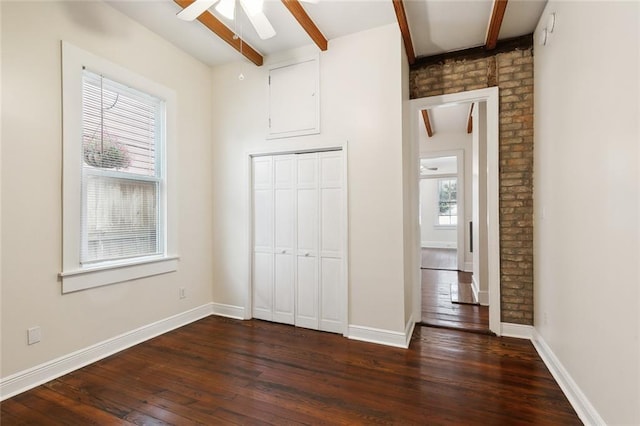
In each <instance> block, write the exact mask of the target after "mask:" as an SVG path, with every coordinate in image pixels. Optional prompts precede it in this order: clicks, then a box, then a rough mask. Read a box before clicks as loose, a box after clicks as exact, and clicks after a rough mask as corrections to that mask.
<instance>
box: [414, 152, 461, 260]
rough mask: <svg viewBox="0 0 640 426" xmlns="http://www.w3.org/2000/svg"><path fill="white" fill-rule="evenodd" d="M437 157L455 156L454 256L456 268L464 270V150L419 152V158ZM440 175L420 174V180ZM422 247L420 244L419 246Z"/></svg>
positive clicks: (435, 177)
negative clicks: (455, 208) (456, 212)
mask: <svg viewBox="0 0 640 426" xmlns="http://www.w3.org/2000/svg"><path fill="white" fill-rule="evenodd" d="M439 157H456V168H457V171H456V174H455V177H456V178H457V180H458V186H457V193H458V200H457V204H458V215H457V216H458V224H457V225H456V233H457V234H456V245H457V247H458V248H457V251H456V258H457V267H458V270H460V271H464V270H465V266H464V265H465V255H466V251H465V238H464V237H465V234H466V230H465V224H466V221H465V207H466V206H465V203H464V198H465V190H466V188H465V185H464V177H465V175H464V162H465V158H464V150H462V149H455V150H451V151H429V152H423V153H421V154H420V159H421V160H422V159H424V158H439ZM441 176H442V175H440V176H439V175H437V174H436V175H434V176H420V180H422V179H437V178H438V177H441ZM418 186H419V185H418ZM418 191H420V188H418ZM418 196H420V193H419V192H418ZM419 235H420V236H422V229H420V234H419ZM421 248H422V246H421Z"/></svg>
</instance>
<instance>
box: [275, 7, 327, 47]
mask: <svg viewBox="0 0 640 426" xmlns="http://www.w3.org/2000/svg"><path fill="white" fill-rule="evenodd" d="M282 4H284V6H285V7H286V8H287V9H289V12H291V14H292V15H293V17H294V18H296V21H298V23H299V24H300V26H301V27H302V29H303V30H305V31H306V32H307V34H309V37H311V39H312V40H313V41H314V43H315V44H316V45H317V46H318V47H319V48H320V50H322V51H323V52H324V51H325V50H327V47H328V46H327V45H328V42H327V39H326V38H325V36H324V35H322V32H321V31H320V29H319V28H318V26H317V25H316V24H315V23H314V22H313V20H312V19H311V18H310V17H309V14H308V13H307V11H306V10H304V7H302V5H301V4H300V2H299V1H298V0H282Z"/></svg>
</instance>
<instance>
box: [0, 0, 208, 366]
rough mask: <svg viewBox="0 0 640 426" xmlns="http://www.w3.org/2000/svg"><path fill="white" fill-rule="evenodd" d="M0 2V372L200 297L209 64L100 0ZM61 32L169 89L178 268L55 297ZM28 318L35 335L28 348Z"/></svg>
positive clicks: (204, 295)
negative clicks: (173, 114) (173, 102)
mask: <svg viewBox="0 0 640 426" xmlns="http://www.w3.org/2000/svg"><path fill="white" fill-rule="evenodd" d="M0 10H1V11H2V29H1V31H2V141H3V144H2V156H1V160H2V164H1V166H2V213H1V214H2V230H3V233H2V241H1V242H2V297H1V298H2V315H1V318H2V330H1V333H2V364H1V369H2V372H1V376H2V377H3V378H4V377H6V376H8V375H10V374H13V373H16V372H19V371H22V370H24V369H27V368H30V367H33V366H35V365H38V364H40V363H44V362H47V361H49V360H52V359H54V358H57V357H60V356H64V355H67V354H69V353H71V352H73V351H76V350H80V349H83V348H86V347H87V346H90V345H93V344H95V343H98V342H101V341H104V340H106V339H109V338H112V337H114V336H117V335H120V334H122V333H125V332H128V331H131V330H133V329H136V328H138V327H142V326H144V325H147V324H150V323H153V322H155V321H158V320H161V319H165V318H167V317H170V316H172V315H175V314H179V313H182V312H185V311H187V310H189V309H192V308H194V307H197V306H201V305H204V304H206V303H209V302H210V301H211V300H212V288H211V282H212V268H211V266H210V265H211V258H212V243H211V235H212V229H211V228H212V227H211V217H212V215H213V203H212V200H211V196H210V194H211V192H212V184H211V181H212V173H211V163H210V158H211V155H212V152H211V151H212V150H211V124H210V122H211V115H212V113H211V74H210V69H209V68H208V67H207V66H205V65H203V64H202V63H200V62H198V61H196V60H194V59H193V58H191V57H190V56H188V55H187V54H185V53H183V52H181V51H180V50H178V49H177V48H176V47H174V46H173V45H172V44H170V43H168V42H167V41H164V40H163V39H161V38H160V37H159V36H157V35H156V34H153V33H151V32H150V31H149V30H147V29H146V28H144V27H142V26H141V25H139V24H137V23H135V22H133V21H131V20H130V19H129V18H127V17H125V16H124V15H122V14H120V13H119V12H117V11H115V10H114V9H113V8H111V7H110V6H108V5H106V4H104V3H101V2H2V3H0ZM61 39H62V40H67V41H69V42H71V43H73V44H75V45H76V46H78V47H81V48H83V49H85V50H88V51H90V52H93V53H95V54H97V55H100V56H102V57H104V58H105V59H108V60H110V61H112V62H115V63H117V64H120V65H122V66H125V67H127V68H129V69H130V70H132V71H134V72H136V73H138V74H141V75H143V76H145V77H147V78H149V79H151V80H154V81H156V82H158V83H160V84H162V85H164V86H167V87H169V88H171V89H173V90H175V91H176V93H177V99H178V104H177V111H178V112H177V125H178V140H176V141H174V143H176V144H178V147H177V150H178V154H179V159H178V162H179V167H178V169H177V170H169V173H177V175H178V176H177V180H178V187H179V188H178V192H177V193H176V194H173V195H172V194H170V196H173V197H177V199H176V200H175V201H176V202H177V203H178V204H179V207H178V216H179V220H178V230H179V242H178V245H179V255H180V256H181V259H180V262H179V266H178V271H177V272H176V273H171V274H166V275H161V276H156V277H151V278H148V279H141V280H137V281H133V282H126V283H120V284H115V285H111V286H105V287H100V288H95V289H91V290H87V291H81V292H77V293H72V294H67V295H64V296H63V295H62V294H61V285H60V282H59V280H58V278H57V275H58V273H59V272H60V269H61V263H62V253H61V248H62V229H61V214H62V202H61V201H62V200H61V171H62V164H61V160H62V139H61V137H62V136H61V135H62V128H61V113H62V111H61V104H62V101H61V96H62V94H61V63H60V61H61V56H60V40H61ZM179 287H185V288H186V294H187V298H186V299H183V300H179V298H178V288H179ZM36 325H39V326H41V327H42V341H41V342H40V343H37V344H35V345H32V346H27V343H26V330H27V328H29V327H33V326H36Z"/></svg>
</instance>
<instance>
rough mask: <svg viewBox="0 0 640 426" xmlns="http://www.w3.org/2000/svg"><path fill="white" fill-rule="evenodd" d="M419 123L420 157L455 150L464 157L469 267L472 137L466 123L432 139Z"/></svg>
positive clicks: (467, 261)
mask: <svg viewBox="0 0 640 426" xmlns="http://www.w3.org/2000/svg"><path fill="white" fill-rule="evenodd" d="M419 122H420V131H419V132H418V144H419V147H420V156H421V157H426V156H433V155H435V154H437V153H439V152H451V151H456V150H462V151H463V156H464V188H465V190H464V205H465V211H464V215H465V220H464V223H463V224H461V225H463V226H464V233H465V237H464V262H465V265H467V266H470V265H472V263H473V254H472V253H471V247H470V246H469V236H468V229H469V221H470V220H471V214H472V209H471V206H472V200H473V199H472V191H471V177H472V173H471V171H472V170H471V165H472V159H473V150H472V143H471V142H472V135H470V134H468V133H467V132H466V123H465V122H462V123H460V130H459V131H445V132H442V131H439V130H437V129H436V132H435V133H434V134H433V136H432V137H428V136H427V132H426V131H425V130H424V124H423V120H422V118H420V120H419ZM424 220H426V219H423V223H424Z"/></svg>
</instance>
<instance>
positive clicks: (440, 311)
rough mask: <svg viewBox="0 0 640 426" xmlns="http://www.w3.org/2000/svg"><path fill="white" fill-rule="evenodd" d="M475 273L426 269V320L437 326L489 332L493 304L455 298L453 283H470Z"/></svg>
mask: <svg viewBox="0 0 640 426" xmlns="http://www.w3.org/2000/svg"><path fill="white" fill-rule="evenodd" d="M471 276H472V275H471V273H468V272H460V271H444V270H434V269H423V270H422V319H421V320H422V323H423V324H426V325H430V326H435V327H443V328H452V329H460V330H469V331H478V332H483V333H490V332H489V307H488V306H480V305H466V304H458V303H453V302H452V301H451V285H452V284H457V283H464V284H467V283H470V282H471Z"/></svg>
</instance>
